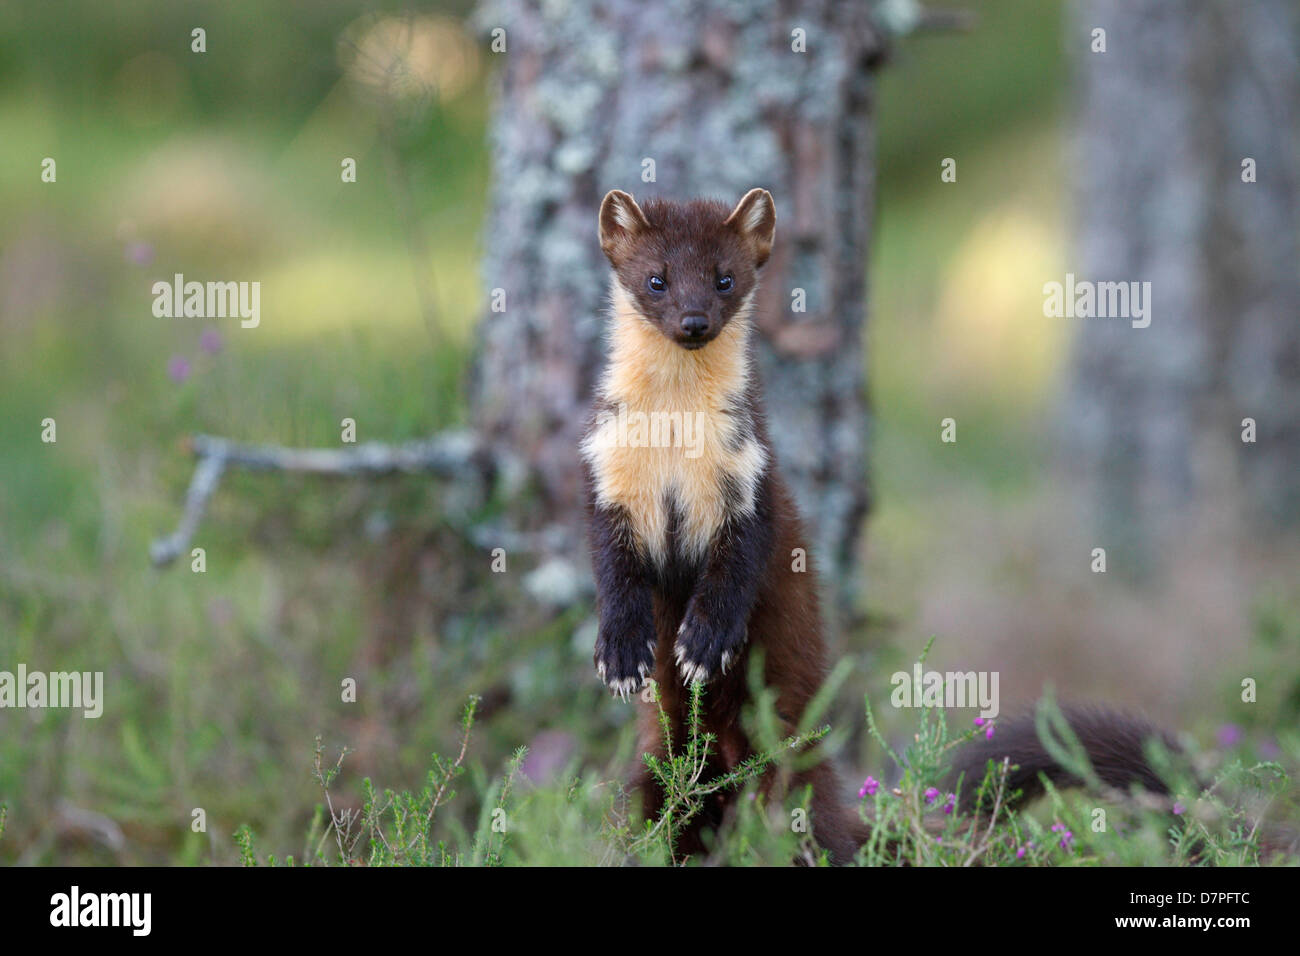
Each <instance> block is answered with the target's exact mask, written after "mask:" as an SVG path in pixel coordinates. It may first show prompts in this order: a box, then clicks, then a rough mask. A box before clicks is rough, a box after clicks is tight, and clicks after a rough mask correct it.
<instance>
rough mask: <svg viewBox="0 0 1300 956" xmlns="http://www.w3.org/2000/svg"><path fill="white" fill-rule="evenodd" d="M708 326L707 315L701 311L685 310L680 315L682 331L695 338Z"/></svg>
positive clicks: (706, 329)
mask: <svg viewBox="0 0 1300 956" xmlns="http://www.w3.org/2000/svg"><path fill="white" fill-rule="evenodd" d="M708 328H709V317H708V316H707V315H705V314H704V313H703V312H687V313H686V314H685V315H683V316H682V331H683V332H685V333H686V334H687V335H689V336H691V337H692V338H695V337H697V336H700V335H703V334H704V333H705V332H706V331H708Z"/></svg>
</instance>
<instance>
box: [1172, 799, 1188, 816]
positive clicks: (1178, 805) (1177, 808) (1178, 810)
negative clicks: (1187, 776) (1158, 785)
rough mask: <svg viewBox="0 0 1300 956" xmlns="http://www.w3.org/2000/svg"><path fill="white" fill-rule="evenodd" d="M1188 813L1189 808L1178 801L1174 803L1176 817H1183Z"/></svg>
mask: <svg viewBox="0 0 1300 956" xmlns="http://www.w3.org/2000/svg"><path fill="white" fill-rule="evenodd" d="M1186 812H1187V808H1186V807H1185V806H1183V805H1182V804H1181V803H1179V802H1178V801H1177V800H1175V801H1174V816H1178V817H1181V816H1182V815H1183V814H1184V813H1186Z"/></svg>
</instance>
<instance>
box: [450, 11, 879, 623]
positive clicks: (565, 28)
mask: <svg viewBox="0 0 1300 956" xmlns="http://www.w3.org/2000/svg"><path fill="white" fill-rule="evenodd" d="M868 8H869V5H868V4H866V3H843V2H834V0H812V2H801V3H798V4H793V3H780V2H774V0H752V2H745V3H732V2H723V0H712V2H696V0H692V2H674V0H669V2H663V3H644V2H641V0H574V2H570V3H549V2H545V0H492V2H490V3H488V4H487V5H486V7H485V8H484V9H483V10H482V11H481V12H480V15H479V17H478V20H479V24H480V26H481V27H482V29H483V30H484V32H485V33H487V34H489V35H491V32H492V31H493V30H494V29H496V28H501V29H503V30H504V31H505V32H504V37H505V42H506V50H505V52H504V53H501V54H500V55H499V57H498V69H499V83H500V86H499V90H498V94H497V102H496V111H495V115H494V119H493V122H492V156H493V182H492V198H491V209H490V213H489V219H488V225H487V250H486V265H485V283H486V285H487V287H488V288H489V289H498V290H502V291H503V293H504V297H505V310H504V311H503V312H496V313H488V314H487V315H486V316H485V318H484V320H483V323H482V327H481V340H480V354H479V356H478V360H477V362H476V367H475V374H474V381H473V383H472V388H471V391H472V402H473V406H474V413H475V415H476V419H477V424H478V426H479V427H480V428H481V429H482V430H483V431H484V432H485V433H486V434H487V435H489V436H490V438H491V439H492V440H493V441H494V442H496V443H499V444H501V445H502V446H506V447H509V448H510V449H511V450H512V451H513V452H514V453H516V454H517V455H519V456H520V457H521V458H522V460H523V461H524V462H525V463H526V465H527V466H528V472H529V473H530V474H531V475H532V476H533V477H534V478H535V479H536V488H537V491H538V493H539V496H540V504H539V506H538V510H539V512H540V516H541V517H542V518H543V519H544V520H547V521H550V522H556V523H560V524H567V525H569V526H571V527H573V528H574V530H575V532H576V531H577V528H578V526H579V524H580V521H579V517H578V516H579V515H580V513H581V511H580V495H579V477H578V468H577V464H578V460H577V443H578V438H579V433H580V429H581V425H582V422H583V418H584V415H585V412H586V408H587V403H588V399H589V396H590V394H591V390H592V386H593V383H594V382H595V381H596V378H597V375H598V373H599V370H600V367H601V363H602V354H603V342H602V332H603V329H604V326H605V322H606V309H607V302H608V281H609V280H608V275H609V270H608V267H607V265H606V263H605V261H604V259H603V257H602V255H601V252H600V248H599V245H598V243H597V240H596V212H597V209H598V206H599V203H600V201H601V198H602V197H603V196H604V194H605V192H606V191H607V190H608V189H611V188H615V187H617V188H620V189H624V190H627V191H628V192H631V193H632V194H633V195H635V196H636V198H637V199H638V200H639V199H642V198H644V197H647V196H654V195H662V196H666V197H673V198H687V197H692V196H701V195H703V196H713V197H716V198H719V199H723V200H728V201H731V202H735V201H736V200H738V199H739V198H740V196H742V195H743V194H744V193H745V191H746V190H748V189H749V188H751V187H753V186H763V187H766V188H768V189H769V190H771V192H772V193H773V195H774V196H775V198H776V203H777V217H778V221H777V243H776V247H775V249H774V252H773V256H772V259H771V261H770V263H769V264H768V265H767V267H766V269H765V273H764V278H763V289H762V293H761V298H760V300H759V302H758V308H757V312H758V326H759V328H760V330H761V333H762V338H763V343H762V346H761V356H762V357H761V361H762V372H763V375H764V379H765V383H766V389H767V397H768V406H769V414H770V417H771V420H772V431H773V438H774V441H775V444H776V447H777V453H778V456H779V459H780V462H781V466H782V468H783V470H784V471H785V473H786V475H787V477H788V478H789V479H790V483H791V484H792V486H793V488H794V490H795V493H796V495H797V496H798V498H799V501H800V504H801V506H802V509H803V511H804V513H805V515H806V517H807V518H808V520H809V522H810V524H811V526H812V528H813V530H814V534H815V541H816V543H817V544H816V555H815V557H816V559H817V560H818V561H819V562H820V564H821V566H822V568H823V569H824V571H825V572H826V573H827V576H828V581H829V583H831V584H832V585H833V587H834V589H835V596H836V598H837V601H836V602H835V603H836V604H838V605H839V606H840V608H841V609H844V608H847V607H848V605H849V601H850V596H851V594H852V592H853V590H855V589H856V585H857V584H858V583H859V582H857V581H856V578H855V571H856V568H857V563H856V560H855V557H856V552H857V546H856V545H857V540H858V535H859V530H860V527H861V525H862V522H863V518H864V516H865V513H866V509H867V502H868V496H867V475H866V453H865V447H866V437H867V432H868V425H869V418H868V414H867V408H866V402H865V398H864V369H865V364H864V358H863V327H864V323H865V319H866V290H865V276H866V261H867V242H868V238H869V233H870V222H871V211H872V186H873V143H872V115H871V96H872V82H873V81H872V76H871V68H872V65H873V63H874V62H875V61H876V59H877V58H878V57H879V55H880V36H879V34H878V33H877V32H876V30H875V29H874V27H873V25H872V23H871V22H870V21H869V19H868V18H867V11H868ZM497 36H498V38H499V37H500V36H501V34H497ZM801 45H806V49H805V51H803V52H800V50H799V48H800V47H801ZM800 307H802V309H803V310H802V311H800V310H799V309H800ZM575 540H576V539H575Z"/></svg>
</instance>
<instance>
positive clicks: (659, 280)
mask: <svg viewBox="0 0 1300 956" xmlns="http://www.w3.org/2000/svg"><path fill="white" fill-rule="evenodd" d="M645 284H646V286H647V287H648V288H649V289H650V291H651V292H663V291H664V289H666V288H668V283H667V282H665V281H664V277H663V276H651V277H650V278H649V279H646V280H645Z"/></svg>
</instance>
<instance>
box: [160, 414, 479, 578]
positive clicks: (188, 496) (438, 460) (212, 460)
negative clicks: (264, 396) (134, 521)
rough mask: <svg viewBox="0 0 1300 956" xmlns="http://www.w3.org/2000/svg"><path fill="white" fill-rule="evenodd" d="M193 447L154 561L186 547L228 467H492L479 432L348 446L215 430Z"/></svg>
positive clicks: (459, 473) (438, 470) (377, 470)
mask: <svg viewBox="0 0 1300 956" xmlns="http://www.w3.org/2000/svg"><path fill="white" fill-rule="evenodd" d="M190 446H191V448H192V450H193V452H194V456H195V457H196V458H197V459H198V465H197V466H196V467H195V469H194V477H193V478H192V479H190V487H189V489H188V490H187V491H186V493H185V510H184V513H183V514H182V516H181V521H180V524H179V525H178V526H177V528H176V530H175V531H173V532H172V533H171V534H170V535H167V536H166V537H164V538H158V539H156V540H155V541H154V542H153V544H151V545H150V546H149V557H150V560H152V561H153V563H154V565H155V566H159V567H161V566H162V565H166V564H170V563H171V562H172V561H175V560H176V558H178V557H179V556H180V555H182V554H184V553H185V552H186V551H187V550H188V548H189V546H190V541H191V540H192V539H193V537H194V532H195V531H196V530H197V529H198V526H199V523H200V522H201V521H202V520H203V515H204V512H205V511H207V507H208V502H209V501H210V500H211V498H212V495H213V493H215V492H216V490H217V488H218V487H219V486H220V485H221V478H222V476H223V475H224V474H225V472H226V470H227V469H228V468H230V467H240V468H246V469H249V470H250V471H285V472H289V471H294V472H301V473H303V474H310V475H337V476H341V477H374V476H378V475H388V474H395V473H399V472H402V473H423V474H432V475H438V476H440V477H447V478H465V477H470V476H472V477H477V478H480V479H486V478H487V477H488V476H489V475H490V473H491V471H492V467H491V457H490V456H489V455H488V453H487V451H486V449H485V448H484V446H483V444H482V442H481V441H480V440H479V438H478V436H476V435H475V434H474V433H473V432H468V431H451V432H443V433H442V434H440V435H435V436H434V437H432V438H427V439H421V440H419V441H412V442H405V443H403V444H401V445H384V444H379V443H376V442H368V443H366V444H364V445H356V446H354V447H350V448H285V447H283V446H281V445H245V444H241V443H239V442H234V441H230V440H229V439H227V438H218V437H216V436H213V435H195V436H194V437H193V438H192V439H191V440H190Z"/></svg>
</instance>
